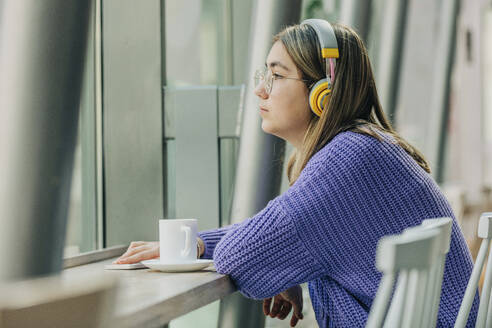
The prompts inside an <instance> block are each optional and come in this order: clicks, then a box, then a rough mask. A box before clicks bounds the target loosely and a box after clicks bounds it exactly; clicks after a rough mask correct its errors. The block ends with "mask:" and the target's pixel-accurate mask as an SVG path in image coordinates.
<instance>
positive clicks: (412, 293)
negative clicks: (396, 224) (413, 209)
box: [366, 228, 440, 328]
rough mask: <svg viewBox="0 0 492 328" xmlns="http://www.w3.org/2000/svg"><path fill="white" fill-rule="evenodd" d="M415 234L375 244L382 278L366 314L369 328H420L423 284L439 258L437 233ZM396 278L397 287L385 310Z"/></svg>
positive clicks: (389, 238) (424, 284) (389, 237)
mask: <svg viewBox="0 0 492 328" xmlns="http://www.w3.org/2000/svg"><path fill="white" fill-rule="evenodd" d="M414 232H415V231H414ZM414 232H406V233H403V234H401V235H393V236H386V237H383V238H381V239H380V241H379V243H378V247H377V254H376V267H377V268H378V270H379V271H381V272H382V273H383V277H382V279H381V283H380V285H379V288H378V291H377V293H376V297H375V299H374V302H373V305H372V308H371V311H370V313H369V318H368V320H367V324H366V327H368V328H376V327H381V326H382V325H383V322H384V327H412V328H413V327H419V325H420V319H421V318H422V316H423V314H424V304H423V302H422V300H423V298H424V297H425V294H426V282H427V281H428V280H429V278H430V275H431V272H432V267H433V265H434V264H435V263H436V261H438V258H439V249H440V247H439V246H440V240H439V236H440V233H439V231H437V230H436V229H423V228H420V230H419V232H418V233H414ZM396 278H398V283H397V286H396V290H395V293H394V296H393V298H392V301H391V306H390V308H389V310H388V304H389V301H390V298H391V293H392V291H393V285H394V283H395V280H396ZM386 313H387V314H386Z"/></svg>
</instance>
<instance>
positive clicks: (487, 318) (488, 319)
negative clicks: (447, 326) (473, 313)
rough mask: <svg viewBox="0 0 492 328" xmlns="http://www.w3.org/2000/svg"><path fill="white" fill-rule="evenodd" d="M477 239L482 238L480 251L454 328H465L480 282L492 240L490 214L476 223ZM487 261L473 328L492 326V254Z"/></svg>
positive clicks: (483, 214) (485, 214)
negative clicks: (491, 290)
mask: <svg viewBox="0 0 492 328" xmlns="http://www.w3.org/2000/svg"><path fill="white" fill-rule="evenodd" d="M478 237H479V238H482V243H481V244H480V249H479V251H478V255H477V258H476V260H475V265H474V266H473V270H472V273H471V276H470V280H469V281H468V285H467V286H466V291H465V295H464V296H463V301H462V302H461V306H460V310H459V312H458V317H457V318H456V322H455V325H454V327H455V328H463V327H465V326H466V323H467V321H468V316H469V314H470V310H471V307H472V305H473V300H474V299H475V294H476V293H477V287H478V281H479V280H480V275H481V273H482V270H483V267H484V263H485V257H486V256H487V251H488V249H489V246H490V242H491V240H492V212H487V213H482V215H481V216H480V221H479V222H478ZM487 261H488V263H487V268H486V270H485V281H484V285H483V287H482V295H481V298H480V305H479V308H478V316H477V321H476V323H475V327H477V328H482V327H490V325H492V313H490V312H491V311H492V309H491V307H492V303H491V301H490V297H491V296H492V295H491V292H490V289H491V286H492V252H491V253H489V256H488V259H487Z"/></svg>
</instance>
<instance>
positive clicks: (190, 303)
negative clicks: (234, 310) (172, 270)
mask: <svg viewBox="0 0 492 328" xmlns="http://www.w3.org/2000/svg"><path fill="white" fill-rule="evenodd" d="M235 291H236V287H235V286H234V284H233V283H232V282H231V280H230V278H229V277H228V276H222V277H220V278H218V279H215V280H212V281H210V282H208V283H206V284H203V285H200V286H197V287H196V288H194V289H191V290H190V291H188V292H187V293H185V294H180V295H176V296H175V297H172V298H168V299H165V300H162V301H161V302H158V303H156V304H154V305H151V306H148V307H146V308H144V309H137V310H136V311H132V312H130V313H123V314H119V313H118V311H117V309H116V317H117V321H118V326H121V327H156V326H162V325H164V324H167V323H169V322H170V321H171V320H173V319H175V318H177V317H180V316H182V315H184V314H187V313H189V312H192V311H193V310H196V309H198V308H200V307H202V306H205V305H207V304H210V303H212V302H214V301H216V300H219V299H221V298H223V297H225V296H227V295H229V294H232V293H234V292H235Z"/></svg>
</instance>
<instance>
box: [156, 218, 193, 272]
mask: <svg viewBox="0 0 492 328" xmlns="http://www.w3.org/2000/svg"><path fill="white" fill-rule="evenodd" d="M196 237H197V220H196V219H176V220H169V219H167V220H159V247H160V248H159V251H160V259H161V262H165V263H180V262H192V261H196V259H197V254H196Z"/></svg>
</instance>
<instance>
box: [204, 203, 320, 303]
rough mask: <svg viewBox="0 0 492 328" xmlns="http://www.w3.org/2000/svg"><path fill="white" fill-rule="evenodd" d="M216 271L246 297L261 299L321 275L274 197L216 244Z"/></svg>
mask: <svg viewBox="0 0 492 328" xmlns="http://www.w3.org/2000/svg"><path fill="white" fill-rule="evenodd" d="M213 258H214V263H215V267H216V269H217V272H219V273H222V274H227V275H229V276H230V278H231V280H232V281H233V282H234V284H235V285H236V287H237V288H238V290H239V291H240V292H241V293H242V294H243V295H245V296H246V297H249V298H253V299H264V298H268V297H272V296H274V295H277V294H278V293H280V292H282V291H284V290H286V289H288V288H290V287H292V286H295V285H298V284H301V283H304V282H307V281H310V280H313V279H316V278H317V277H320V276H322V275H323V267H322V265H321V264H320V262H319V261H318V259H317V258H316V257H315V256H313V254H311V252H310V250H309V248H308V247H307V246H306V245H305V243H304V242H303V241H302V240H301V238H300V236H299V232H298V231H297V229H296V227H295V225H294V222H293V220H292V218H291V217H290V216H289V215H288V213H286V211H285V210H284V209H283V206H282V204H281V201H280V199H279V197H278V198H276V199H274V200H272V201H270V202H269V203H268V205H267V206H266V207H265V208H264V209H263V210H262V211H260V212H259V213H258V214H256V215H255V216H254V217H252V218H249V219H246V220H244V221H243V222H242V223H240V224H238V225H237V226H236V227H235V229H231V230H230V231H229V232H227V234H226V235H224V236H223V237H222V239H221V240H220V241H219V243H218V244H217V246H216V248H215V251H214V254H213Z"/></svg>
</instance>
